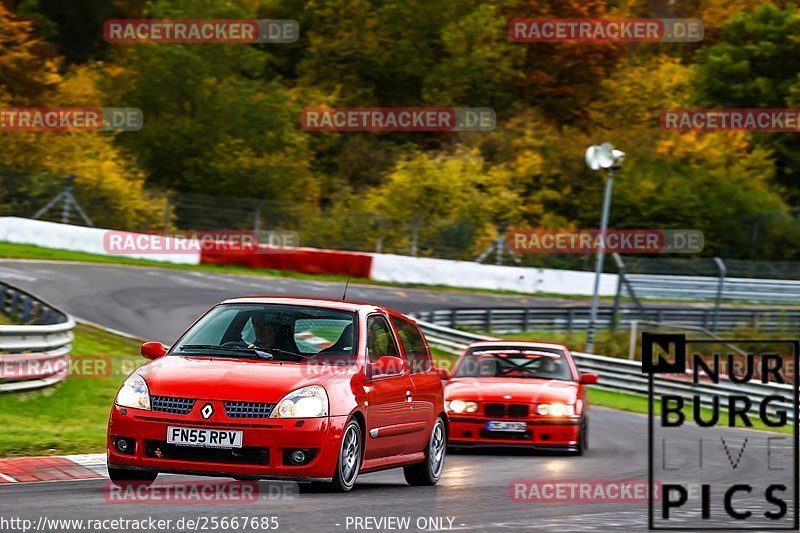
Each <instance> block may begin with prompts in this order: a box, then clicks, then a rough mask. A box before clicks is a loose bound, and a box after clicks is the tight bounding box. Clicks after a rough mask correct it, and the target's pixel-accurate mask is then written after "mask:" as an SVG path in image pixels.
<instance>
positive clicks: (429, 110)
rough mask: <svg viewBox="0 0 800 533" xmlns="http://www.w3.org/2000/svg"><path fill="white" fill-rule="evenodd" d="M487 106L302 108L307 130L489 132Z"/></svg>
mask: <svg viewBox="0 0 800 533" xmlns="http://www.w3.org/2000/svg"><path fill="white" fill-rule="evenodd" d="M496 123H497V117H496V114H495V111H494V109H492V108H490V107H438V108H437V107H351V108H335V109H333V108H318V109H304V110H303V111H302V112H301V113H300V125H301V127H302V128H303V129H304V130H306V131H492V130H493V129H494V128H495V124H496Z"/></svg>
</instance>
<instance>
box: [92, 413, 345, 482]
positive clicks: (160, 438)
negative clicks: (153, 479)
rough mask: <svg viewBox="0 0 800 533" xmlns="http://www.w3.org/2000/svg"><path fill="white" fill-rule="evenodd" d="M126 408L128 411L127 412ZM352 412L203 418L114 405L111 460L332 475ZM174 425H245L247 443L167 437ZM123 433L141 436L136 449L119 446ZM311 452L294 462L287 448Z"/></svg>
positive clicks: (188, 468) (236, 472)
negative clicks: (216, 445)
mask: <svg viewBox="0 0 800 533" xmlns="http://www.w3.org/2000/svg"><path fill="white" fill-rule="evenodd" d="M123 412H124V413H125V414H123ZM347 419H348V417H347V416H334V417H326V418H309V419H280V418H259V419H238V420H236V419H224V420H213V421H212V420H202V419H201V418H200V417H199V416H192V415H191V414H190V415H172V414H167V413H159V412H152V411H144V410H139V409H131V408H120V407H119V406H117V405H114V407H113V408H112V411H111V417H110V419H109V424H108V437H107V457H108V463H109V464H110V465H112V466H115V467H117V468H121V469H130V470H140V471H157V472H171V473H186V474H197V475H209V476H225V477H243V478H265V479H267V478H275V479H293V480H323V479H325V480H329V479H331V478H332V476H333V473H334V471H335V469H336V462H337V458H338V454H339V447H340V443H341V438H342V432H343V431H344V427H345V425H346V423H347ZM168 426H182V427H195V428H207V429H224V430H241V431H243V432H244V433H243V441H242V446H243V447H242V448H241V449H234V450H222V451H217V450H213V449H211V450H209V449H203V448H194V447H185V446H180V447H176V446H174V445H168V444H166V443H165V441H166V435H167V427H168ZM118 437H125V438H133V439H135V447H134V450H133V452H132V454H123V453H120V452H119V451H118V450H117V449H116V448H115V446H114V441H115V439H116V438H118ZM296 449H302V450H307V451H309V453H310V454H311V458H310V459H309V460H308V462H307V463H306V464H303V465H292V464H290V463H289V462H288V461H287V460H286V454H287V451H291V450H296Z"/></svg>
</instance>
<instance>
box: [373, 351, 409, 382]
mask: <svg viewBox="0 0 800 533" xmlns="http://www.w3.org/2000/svg"><path fill="white" fill-rule="evenodd" d="M402 373H403V360H402V359H400V358H399V357H394V356H392V355H384V356H383V357H381V358H380V359H378V360H377V361H375V362H374V363H370V364H369V377H371V378H374V377H378V376H395V375H397V374H402Z"/></svg>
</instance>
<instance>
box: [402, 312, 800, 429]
mask: <svg viewBox="0 0 800 533" xmlns="http://www.w3.org/2000/svg"><path fill="white" fill-rule="evenodd" d="M417 324H418V325H419V326H420V328H421V329H422V331H423V332H424V333H425V337H426V338H427V339H428V343H429V344H430V345H431V346H434V347H437V348H439V349H441V350H445V351H448V352H450V353H454V354H458V353H461V352H463V351H464V349H465V348H466V347H467V346H468V345H469V344H470V343H473V342H475V341H483V340H499V339H497V338H496V337H488V336H485V335H476V334H474V333H467V332H464V331H459V330H455V329H452V328H448V327H444V326H437V325H436V324H431V323H430V322H425V321H423V320H417ZM572 357H573V359H574V360H575V364H576V365H578V369H579V370H580V371H581V372H591V373H595V374H598V375H599V376H600V382H599V383H598V384H597V385H592V387H594V388H599V389H605V390H610V391H615V392H623V393H629V394H639V395H646V394H647V393H648V376H647V375H646V374H644V373H642V364H641V363H640V362H638V361H628V360H627V359H618V358H616V357H606V356H603V355H595V354H588V353H581V352H572ZM654 389H655V391H656V392H657V393H658V394H669V393H674V394H679V395H682V396H683V397H687V396H689V395H695V394H696V395H697V396H698V398H699V400H700V403H702V404H703V405H706V406H710V405H711V404H712V402H713V400H712V398H713V396H714V395H721V396H725V397H727V396H728V395H731V394H742V395H746V396H748V397H749V398H750V399H751V400H752V401H753V404H754V405H758V403H759V402H760V401H761V400H763V399H764V398H766V397H767V396H771V395H781V396H782V397H784V398H786V400H787V401H783V402H771V403H770V413H774V412H775V411H776V409H778V408H780V409H784V410H786V411H787V413H788V415H789V416H791V415H792V413H793V408H792V398H793V395H794V392H793V388H792V386H791V385H782V384H762V383H747V384H733V383H727V382H724V381H721V382H720V383H708V384H704V383H701V384H694V383H692V382H691V381H690V380H689V376H688V375H687V376H686V379H677V378H673V379H664V378H661V377H657V378H656V379H655V382H654ZM721 403H722V402H721Z"/></svg>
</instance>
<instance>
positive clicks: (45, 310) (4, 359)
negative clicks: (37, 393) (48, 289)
mask: <svg viewBox="0 0 800 533" xmlns="http://www.w3.org/2000/svg"><path fill="white" fill-rule="evenodd" d="M0 292H2V297H0V306H1V307H2V311H3V313H4V314H5V315H7V316H9V317H11V319H12V320H13V321H15V322H20V324H11V325H0V352H2V353H0V392H11V391H18V390H26V389H34V388H38V387H44V386H47V385H52V384H54V383H57V382H58V381H60V380H62V379H64V378H65V377H66V376H67V374H68V371H69V352H70V350H71V348H72V340H73V333H72V330H73V329H74V328H75V321H74V320H73V319H72V317H70V316H69V315H67V314H65V313H63V312H61V311H59V310H58V309H56V308H54V307H52V306H50V305H48V304H46V303H44V302H42V301H41V300H39V299H38V298H36V297H34V296H32V295H30V294H28V293H27V292H25V291H22V290H20V289H17V288H15V287H12V286H10V285H7V284H5V283H0Z"/></svg>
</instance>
